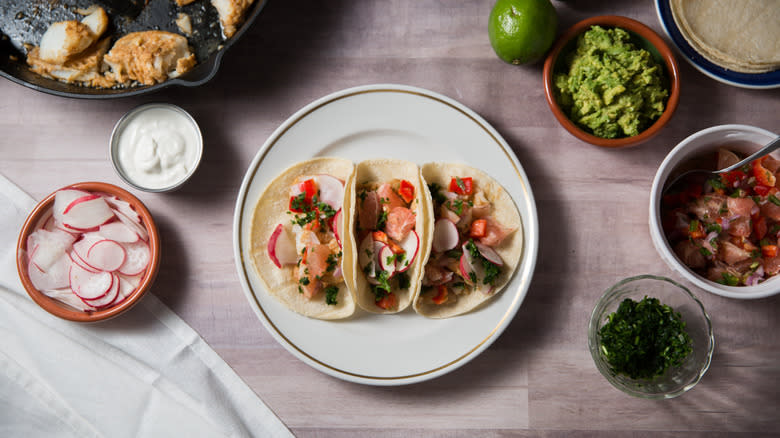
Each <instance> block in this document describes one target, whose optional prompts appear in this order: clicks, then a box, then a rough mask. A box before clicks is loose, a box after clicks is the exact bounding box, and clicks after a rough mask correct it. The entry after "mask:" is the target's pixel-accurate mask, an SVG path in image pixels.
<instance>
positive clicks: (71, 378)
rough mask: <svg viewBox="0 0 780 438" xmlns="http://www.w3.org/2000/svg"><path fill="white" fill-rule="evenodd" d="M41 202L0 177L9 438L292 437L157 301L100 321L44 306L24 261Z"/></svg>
mask: <svg viewBox="0 0 780 438" xmlns="http://www.w3.org/2000/svg"><path fill="white" fill-rule="evenodd" d="M34 205H35V202H34V201H33V199H31V198H30V197H29V196H28V195H27V194H25V193H24V192H22V191H21V190H20V189H19V188H18V187H16V186H15V185H14V184H12V183H11V182H10V181H8V180H7V179H6V178H5V177H3V176H2V175H0V437H5V438H9V437H24V438H35V437H78V438H84V437H110V438H114V437H117V438H121V437H155V438H157V437H209V438H214V437H250V436H256V437H290V436H292V434H291V433H290V432H289V430H287V428H286V427H285V426H284V424H282V422H281V421H280V420H279V419H278V418H277V417H276V416H275V415H274V414H273V413H272V412H271V411H270V410H269V409H268V407H267V406H266V405H265V404H264V403H263V402H262V400H260V399H259V398H258V397H257V395H256V394H255V393H254V392H252V390H251V389H249V387H248V386H246V384H245V383H244V382H243V381H242V380H241V379H240V378H239V377H238V376H237V375H236V374H235V372H233V370H232V369H231V368H230V367H229V366H228V365H227V364H226V363H225V362H224V361H223V360H222V359H221V358H220V357H219V356H218V355H217V354H216V353H215V352H214V350H212V349H211V348H210V347H209V346H208V345H207V344H206V343H205V342H204V341H203V339H201V338H200V336H198V334H197V333H196V332H195V331H194V330H193V329H192V328H191V327H190V326H188V325H187V324H186V323H185V322H184V321H182V320H181V319H180V318H179V317H178V316H177V315H176V314H174V313H173V312H172V311H171V310H170V309H168V308H167V307H166V306H165V305H164V304H163V303H162V302H160V300H159V299H157V297H155V296H154V295H152V294H147V295H146V296H145V297H144V299H143V300H141V302H140V303H138V304H137V305H136V306H135V307H134V308H133V309H132V310H130V311H129V312H127V313H126V314H124V315H122V316H120V317H118V318H114V319H112V320H109V321H105V322H102V323H98V324H81V323H74V322H70V321H65V320H61V319H59V318H57V317H55V316H53V315H50V314H49V313H47V312H45V311H44V310H43V309H41V308H40V307H38V305H36V304H35V303H34V302H33V301H32V300H31V299H30V298H29V297H28V296H27V294H26V293H25V292H24V289H23V288H22V285H21V282H20V281H19V278H18V274H17V273H16V262H15V252H16V239H17V237H18V233H19V230H20V229H21V225H22V223H23V222H24V219H25V218H26V217H27V214H28V213H29V212H30V210H31V209H32V207H33V206H34Z"/></svg>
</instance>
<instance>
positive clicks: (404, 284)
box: [396, 272, 412, 290]
mask: <svg viewBox="0 0 780 438" xmlns="http://www.w3.org/2000/svg"><path fill="white" fill-rule="evenodd" d="M396 277H397V278H398V289H402V290H407V289H409V286H411V285H412V283H411V280H410V279H409V275H407V274H406V272H401V273H399V274H397V275H396Z"/></svg>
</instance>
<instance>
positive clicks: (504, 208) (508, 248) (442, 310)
mask: <svg viewBox="0 0 780 438" xmlns="http://www.w3.org/2000/svg"><path fill="white" fill-rule="evenodd" d="M422 176H423V183H424V184H425V185H426V186H427V185H428V184H433V183H436V184H438V185H439V186H440V187H444V188H445V189H446V188H447V187H449V184H450V180H451V179H452V177H455V176H457V177H459V178H464V177H471V178H472V180H473V183H474V189H475V190H480V191H482V193H483V194H484V195H485V198H487V200H488V201H490V203H491V205H492V206H493V209H492V212H491V214H490V217H492V218H494V219H495V220H496V221H498V222H499V223H501V224H502V225H503V226H505V227H507V228H514V229H515V231H514V232H513V233H512V234H510V235H509V236H507V237H506V238H505V239H504V241H503V242H501V245H499V246H497V247H495V248H493V249H495V251H496V252H497V253H498V255H500V256H501V259H502V260H503V261H504V266H502V267H501V274H500V275H499V276H498V278H497V279H496V282H495V286H494V289H493V291H492V293H490V294H485V293H482V292H480V291H478V290H474V291H472V292H470V293H467V294H462V295H459V296H458V299H457V301H455V302H454V303H448V302H445V303H444V304H431V303H425V302H424V300H423V299H422V297H421V294H420V293H419V292H418V294H417V295H416V296H415V298H414V304H413V307H414V310H415V311H417V313H419V314H420V315H423V316H427V317H430V318H449V317H451V316H456V315H461V314H463V313H466V312H469V311H471V310H473V309H475V308H477V307H479V306H480V305H481V304H483V303H484V302H486V301H488V300H490V299H491V298H493V297H494V296H496V295H497V294H498V293H499V292H501V290H502V289H503V288H504V287H505V286H506V285H507V283H509V280H510V279H511V278H512V275H513V274H514V272H515V270H516V269H517V266H518V265H519V264H520V258H521V256H522V254H523V223H522V219H521V218H520V212H519V211H518V210H517V206H516V205H515V203H514V201H513V200H512V197H511V196H509V193H508V192H507V191H506V190H505V189H504V188H503V187H502V186H501V184H499V183H498V182H497V181H496V180H495V179H493V178H492V177H490V176H488V174H486V173H484V172H482V171H481V170H479V169H475V168H473V167H471V166H468V165H465V164H457V163H427V164H425V165H423V166H422ZM426 194H427V199H426V207H427V208H428V209H429V211H428V213H427V216H428V217H429V218H430V220H429V221H430V228H431V231H430V232H429V233H428V238H427V241H426V245H427V246H428V248H429V250H428V254H430V246H431V244H432V243H433V230H432V229H433V224H434V223H435V222H436V219H437V217H436V215H435V213H434V211H433V199H432V198H431V194H430V192H429V191H427V189H426ZM426 261H427V259H426ZM424 266H425V265H423V272H424ZM418 290H419V289H418Z"/></svg>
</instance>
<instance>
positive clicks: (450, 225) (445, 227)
mask: <svg viewBox="0 0 780 438" xmlns="http://www.w3.org/2000/svg"><path fill="white" fill-rule="evenodd" d="M458 240H459V236H458V227H457V226H456V225H455V223H454V222H452V221H451V220H449V219H447V218H440V219H438V220H436V223H435V224H434V225H433V241H432V243H431V248H432V249H433V250H434V251H436V252H444V251H449V250H451V249H453V248H455V247H456V246H457V245H458Z"/></svg>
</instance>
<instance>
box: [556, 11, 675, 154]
mask: <svg viewBox="0 0 780 438" xmlns="http://www.w3.org/2000/svg"><path fill="white" fill-rule="evenodd" d="M593 25H602V26H608V27H620V28H622V29H624V30H626V31H629V32H631V33H633V34H635V35H638V36H640V37H642V38H644V39H645V40H647V41H648V42H649V43H650V44H652V45H653V47H655V49H656V50H657V51H658V53H659V54H660V55H661V57H662V58H663V59H664V65H665V67H666V73H667V75H668V76H669V88H670V89H669V98H668V99H667V101H666V108H665V109H664V112H663V113H661V116H660V117H659V118H658V120H656V121H655V122H654V123H653V124H652V125H650V127H648V128H647V129H645V130H644V131H642V132H640V133H639V134H637V135H634V136H631V137H623V138H616V139H608V138H601V137H597V136H595V135H593V134H589V133H587V132H585V131H583V130H582V129H581V128H580V127H578V126H577V125H576V124H575V123H574V122H572V121H571V120H570V119H569V117H568V116H567V115H566V114H565V113H564V112H563V109H561V107H560V106H559V105H558V102H557V100H556V99H555V86H554V84H553V69H554V67H555V63H556V61H557V59H558V56H559V55H560V53H561V50H563V48H564V47H566V45H567V44H568V43H569V42H570V41H571V40H572V38H574V37H576V36H578V35H579V34H581V33H583V32H585V31H586V30H588V29H590V27H591V26H593ZM542 77H543V80H544V95H545V98H546V100H547V105H548V106H549V107H550V110H551V111H552V113H553V115H554V116H555V118H556V119H557V120H558V122H559V123H560V124H561V125H562V126H563V127H564V128H565V129H566V130H567V131H568V132H569V133H570V134H572V135H573V136H574V137H576V138H578V139H580V140H582V141H584V142H586V143H590V144H593V145H596V146H600V147H606V148H621V147H626V146H636V145H638V144H640V143H644V142H645V141H647V140H649V139H650V138H652V137H654V136H655V135H656V134H658V133H659V132H660V131H661V129H663V127H664V126H666V124H667V123H668V122H669V120H671V118H672V116H673V115H674V112H675V111H676V109H677V105H678V103H679V100H680V73H679V67H678V65H677V59H676V58H675V56H674V52H673V51H672V49H671V48H670V47H669V45H668V44H666V42H665V41H664V40H663V39H662V38H661V37H660V36H659V35H658V34H657V33H656V32H655V31H654V30H653V29H651V28H650V27H648V26H647V25H645V24H643V23H641V22H639V21H636V20H634V19H631V18H628V17H623V16H620V15H599V16H596V17H591V18H587V19H585V20H582V21H580V22H578V23H575V24H574V25H573V26H571V27H570V28H568V29H567V30H566V31H565V32H564V33H563V35H561V36H560V37H559V38H558V40H557V41H556V42H555V44H554V45H553V48H552V50H551V51H550V53H549V54H548V55H547V58H546V59H545V61H544V70H543V73H542Z"/></svg>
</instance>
